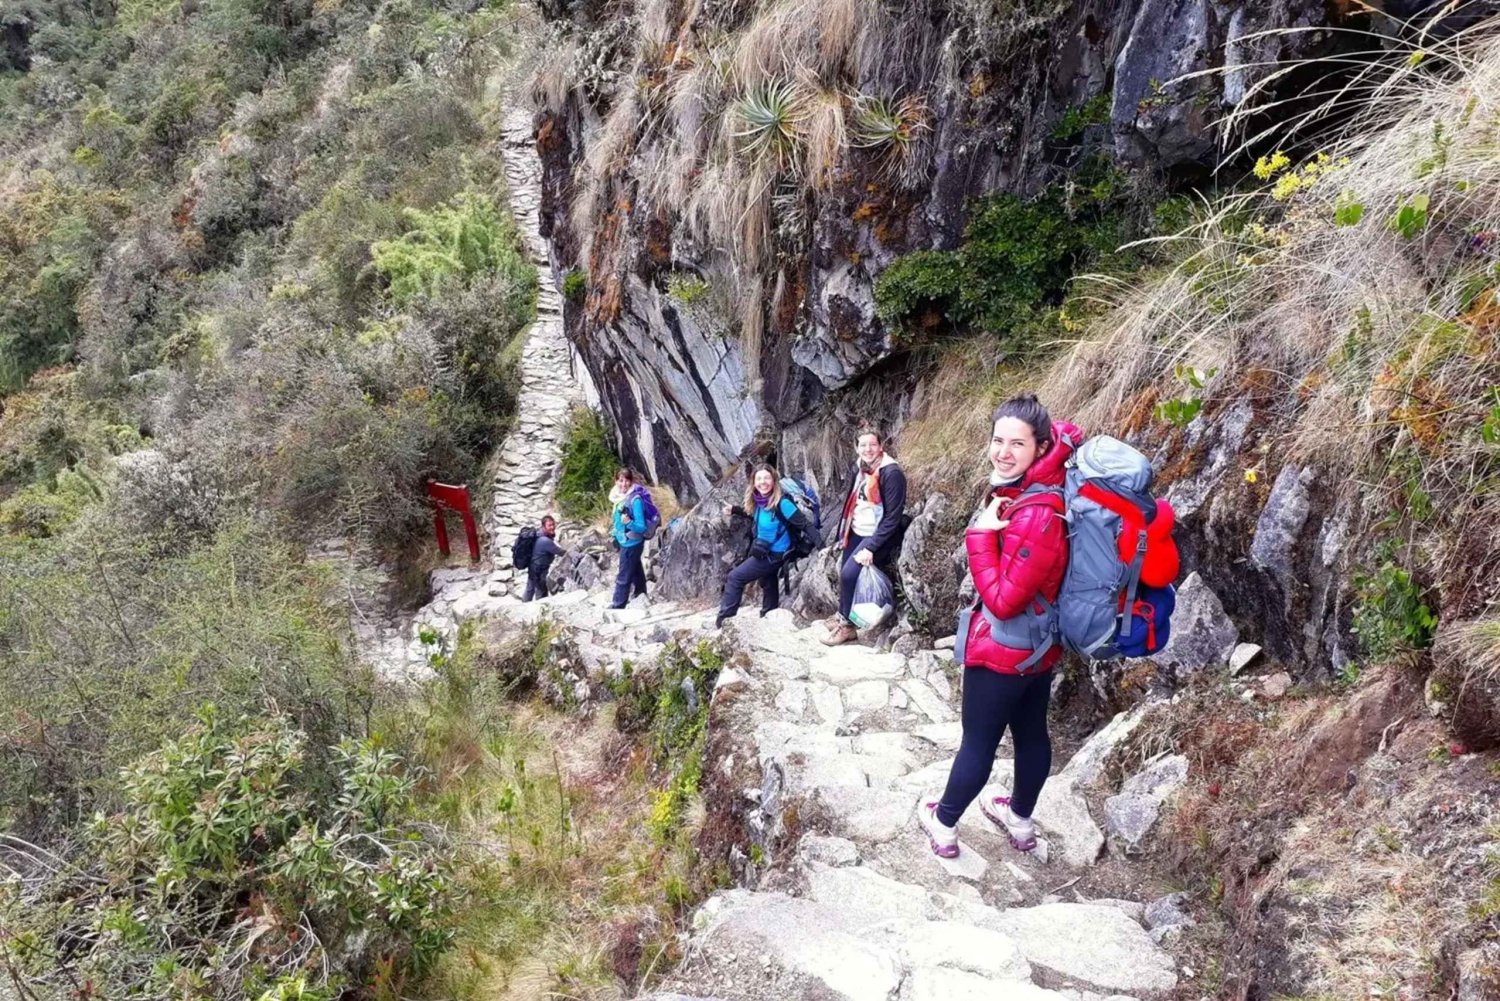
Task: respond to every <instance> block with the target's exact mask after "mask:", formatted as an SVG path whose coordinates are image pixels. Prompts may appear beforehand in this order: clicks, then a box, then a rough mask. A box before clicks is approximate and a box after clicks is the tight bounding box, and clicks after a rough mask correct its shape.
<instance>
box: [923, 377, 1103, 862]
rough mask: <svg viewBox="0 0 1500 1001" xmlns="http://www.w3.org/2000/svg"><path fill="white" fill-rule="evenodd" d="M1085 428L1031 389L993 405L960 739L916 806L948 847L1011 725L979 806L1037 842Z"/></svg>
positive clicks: (937, 843) (975, 542)
mask: <svg viewBox="0 0 1500 1001" xmlns="http://www.w3.org/2000/svg"><path fill="white" fill-rule="evenodd" d="M1082 439H1083V435H1082V433H1081V432H1080V431H1079V430H1078V428H1077V427H1075V426H1074V425H1072V424H1067V423H1061V422H1059V423H1056V424H1054V423H1053V421H1052V418H1051V417H1050V416H1049V415H1048V414H1047V410H1046V408H1045V407H1043V406H1042V405H1041V403H1040V402H1038V400H1037V398H1036V397H1035V396H1034V395H1032V394H1026V395H1023V396H1017V397H1015V398H1014V399H1011V400H1007V401H1006V402H1005V403H1003V404H1001V405H1000V408H999V409H998V410H996V411H995V415H994V419H993V425H992V432H991V437H990V447H989V458H990V465H991V473H990V492H989V494H988V495H987V496H988V503H987V504H986V505H985V508H984V510H983V511H982V512H981V513H980V515H979V517H978V518H977V519H976V520H975V521H974V524H973V525H971V526H970V527H969V531H968V533H967V535H966V536H965V544H966V546H967V548H968V551H969V573H970V575H971V576H973V578H974V587H975V589H976V590H977V591H978V594H979V605H978V607H976V608H975V609H974V610H973V611H972V612H970V613H968V614H966V615H964V616H961V617H960V620H959V624H960V629H962V630H963V632H964V635H962V636H960V637H959V638H958V648H957V650H956V651H955V653H956V655H958V656H961V657H962V658H963V660H962V664H963V668H964V689H963V741H962V743H961V745H960V746H959V750H958V756H957V757H956V758H955V759H954V761H953V767H952V769H951V770H950V771H949V774H948V786H947V789H946V790H945V791H944V793H943V796H942V799H940V800H930V801H924V802H923V803H921V804H920V806H919V809H918V811H917V816H918V820H919V822H920V823H921V825H922V829H923V831H925V832H926V834H927V837H928V840H929V842H930V843H931V845H932V850H933V851H934V852H936V853H937V854H938V855H941V856H943V857H944V858H952V857H953V856H955V855H957V854H958V833H957V831H956V830H955V827H956V825H957V823H958V818H959V816H960V815H962V814H963V812H964V811H965V810H966V809H968V807H969V804H970V803H972V802H973V801H974V799H975V797H977V796H978V795H979V794H980V792H981V791H982V790H983V789H984V784H985V782H986V781H988V779H989V775H990V770H991V768H992V767H993V766H994V762H995V751H996V749H997V748H998V747H999V746H1000V738H1001V736H1002V735H1003V734H1004V733H1005V728H1006V727H1007V726H1008V727H1010V731H1011V737H1012V739H1013V743H1014V744H1015V782H1014V785H1013V788H1012V792H1011V795H1009V796H993V797H990V796H987V797H985V798H984V799H983V800H981V802H980V809H981V810H982V811H983V812H984V815H985V816H986V817H988V818H989V819H990V820H991V821H993V822H994V823H995V824H996V825H998V826H999V827H1000V829H1001V830H1003V831H1005V833H1006V834H1007V835H1008V836H1009V837H1010V841H1011V844H1012V845H1014V846H1015V847H1016V848H1017V849H1018V850H1020V851H1030V850H1031V849H1033V848H1035V847H1036V829H1035V827H1034V825H1033V824H1032V821H1031V811H1032V809H1033V808H1034V807H1035V806H1036V801H1037V797H1038V796H1039V795H1041V791H1042V786H1043V784H1044V783H1045V782H1046V781H1047V774H1048V772H1049V771H1051V768H1052V742H1051V739H1050V738H1049V737H1048V735H1047V703H1048V701H1049V699H1050V698H1051V693H1052V668H1053V666H1054V665H1055V664H1056V663H1057V661H1058V659H1059V658H1061V657H1062V647H1061V646H1060V645H1059V644H1058V643H1057V642H1056V635H1055V629H1054V618H1053V616H1052V614H1051V612H1052V605H1053V603H1055V602H1056V601H1057V593H1058V591H1059V590H1061V588H1062V581H1063V572H1064V571H1065V570H1066V569H1067V565H1068V523H1067V521H1066V520H1065V519H1064V517H1063V515H1064V511H1065V509H1066V505H1065V503H1064V500H1063V484H1064V481H1065V475H1064V466H1065V464H1066V463H1067V461H1068V458H1069V457H1070V456H1071V455H1072V454H1073V450H1074V449H1075V448H1077V447H1078V445H1079V444H1081V442H1082Z"/></svg>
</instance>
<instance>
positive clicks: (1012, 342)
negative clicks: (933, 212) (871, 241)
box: [875, 166, 1123, 353]
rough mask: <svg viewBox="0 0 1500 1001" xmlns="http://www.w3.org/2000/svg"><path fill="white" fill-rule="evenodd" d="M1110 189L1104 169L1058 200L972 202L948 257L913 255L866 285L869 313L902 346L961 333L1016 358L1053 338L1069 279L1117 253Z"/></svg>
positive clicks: (1055, 193) (1117, 218)
mask: <svg viewBox="0 0 1500 1001" xmlns="http://www.w3.org/2000/svg"><path fill="white" fill-rule="evenodd" d="M1118 187H1119V185H1118V181H1117V178H1116V174H1115V172H1114V171H1113V169H1112V168H1110V167H1108V166H1104V167H1097V166H1096V167H1091V168H1088V169H1086V170H1083V171H1080V173H1079V175H1078V177H1077V178H1076V179H1075V182H1074V184H1073V185H1072V187H1071V189H1069V190H1068V191H1067V192H1065V190H1064V189H1063V188H1061V187H1054V188H1052V189H1049V190H1048V191H1047V192H1046V193H1044V194H1043V195H1041V196H1040V197H1038V198H1036V199H1033V200H1031V201H1023V200H1021V199H1019V198H1017V197H1016V196H1014V195H1009V194H1005V195H996V196H991V197H987V198H984V199H981V200H979V201H978V202H976V203H975V204H974V206H973V213H972V216H971V217H970V220H969V224H968V226H967V228H966V229H965V231H964V239H963V243H962V244H961V245H960V246H959V248H958V249H957V250H952V251H941V250H921V251H916V252H914V253H911V254H908V255H906V256H905V257H902V258H900V259H899V260H897V261H895V262H893V263H892V264H891V265H890V266H889V267H887V268H886V269H885V270H884V271H883V272H882V273H881V274H880V275H879V276H878V277H877V278H876V280H875V305H876V311H877V313H878V314H879V316H880V317H881V319H882V320H883V321H885V322H886V323H887V324H888V325H890V326H892V327H893V328H894V329H895V331H896V332H897V336H898V339H900V340H901V341H903V342H904V343H906V344H908V345H910V344H915V343H918V342H920V340H921V339H922V338H923V336H924V334H925V333H926V332H931V331H933V330H934V329H937V328H939V327H943V328H951V327H953V326H968V327H976V328H978V329H981V330H984V331H987V332H989V333H991V334H993V335H995V337H997V338H998V339H999V340H1000V342H1001V343H1002V344H1004V345H1005V346H1006V347H1007V348H1008V349H1010V350H1011V351H1013V352H1015V353H1024V351H1025V350H1026V349H1027V348H1028V347H1029V346H1030V345H1032V344H1034V343H1036V342H1037V341H1040V340H1044V339H1047V338H1049V337H1052V336H1055V335H1056V333H1057V332H1058V331H1059V330H1061V324H1060V315H1059V312H1058V309H1057V307H1058V306H1059V305H1061V303H1062V302H1063V298H1064V293H1065V291H1066V289H1067V284H1068V282H1069V280H1070V279H1071V278H1072V276H1073V274H1074V271H1075V270H1076V269H1077V268H1078V267H1079V266H1080V265H1081V264H1082V263H1084V262H1086V261H1094V260H1096V259H1098V258H1099V257H1101V256H1102V255H1106V254H1109V253H1111V252H1112V251H1113V250H1114V248H1115V247H1116V246H1117V245H1118V242H1119V239H1120V230H1121V227H1122V225H1123V223H1122V220H1121V214H1120V211H1119V210H1118V209H1117V208H1116V207H1115V203H1116V202H1117V201H1118V199H1119V197H1120V196H1119V194H1118V191H1117V188H1118ZM1065 194H1066V197H1065ZM938 319H946V320H947V323H946V324H939V323H937V322H935V321H936V320H938Z"/></svg>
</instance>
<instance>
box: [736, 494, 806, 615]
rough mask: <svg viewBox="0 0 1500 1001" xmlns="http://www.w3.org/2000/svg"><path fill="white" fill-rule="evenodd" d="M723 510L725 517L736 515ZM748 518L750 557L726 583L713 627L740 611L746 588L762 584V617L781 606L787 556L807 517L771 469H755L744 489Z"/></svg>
mask: <svg viewBox="0 0 1500 1001" xmlns="http://www.w3.org/2000/svg"><path fill="white" fill-rule="evenodd" d="M733 510H734V509H733V508H732V507H725V508H724V515H725V517H729V516H730V515H731V514H732V512H733ZM745 514H746V515H748V516H749V517H750V528H751V534H750V553H749V555H748V556H746V557H745V559H744V561H743V562H741V563H740V565H739V566H737V567H735V568H734V569H733V570H731V571H729V577H728V579H727V580H725V581H724V597H723V599H722V600H721V601H720V602H719V615H718V618H717V619H715V620H714V625H716V626H722V625H723V624H724V620H725V619H728V618H733V617H734V615H735V613H737V612H738V611H739V610H740V600H741V599H742V598H743V597H744V595H745V587H746V585H748V584H749V583H750V582H752V581H757V580H758V581H760V614H762V615H765V614H766V613H767V612H769V611H771V609H773V608H776V607H777V606H778V605H780V603H781V587H780V581H779V579H778V578H779V575H780V574H781V565H782V564H783V563H784V562H785V561H786V555H787V552H788V551H789V550H790V549H791V548H792V538H793V532H794V531H800V530H803V529H804V528H805V526H806V524H807V516H806V515H804V514H803V513H802V511H801V510H800V509H799V508H798V507H797V505H796V503H795V502H794V501H793V500H792V499H791V498H790V497H787V496H785V495H783V494H782V492H781V477H780V475H778V474H777V472H776V470H775V469H772V468H771V467H770V466H765V465H761V466H756V467H755V473H754V474H753V475H752V476H751V479H750V485H749V486H747V487H746V488H745Z"/></svg>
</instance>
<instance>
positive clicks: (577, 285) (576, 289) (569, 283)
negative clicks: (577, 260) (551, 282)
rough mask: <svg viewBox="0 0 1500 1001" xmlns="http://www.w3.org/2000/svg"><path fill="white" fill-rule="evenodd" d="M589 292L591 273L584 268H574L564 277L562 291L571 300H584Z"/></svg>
mask: <svg viewBox="0 0 1500 1001" xmlns="http://www.w3.org/2000/svg"><path fill="white" fill-rule="evenodd" d="M588 292H589V273H588V272H587V271H584V270H583V269H582V268H574V269H573V270H572V271H569V272H568V274H567V276H566V277H565V278H563V284H562V293H563V295H564V296H566V297H567V300H568V301H569V302H582V301H583V297H584V296H586V295H588Z"/></svg>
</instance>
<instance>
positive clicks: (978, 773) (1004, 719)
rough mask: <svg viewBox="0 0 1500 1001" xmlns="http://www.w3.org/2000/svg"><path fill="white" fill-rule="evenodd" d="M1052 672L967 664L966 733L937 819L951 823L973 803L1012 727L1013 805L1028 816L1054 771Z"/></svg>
mask: <svg viewBox="0 0 1500 1001" xmlns="http://www.w3.org/2000/svg"><path fill="white" fill-rule="evenodd" d="M1051 698H1052V672H1051V671H1043V672H1041V673H1039V674H1026V675H1020V674H1001V673H1000V672H999V671H991V670H990V669H989V668H987V667H966V668H964V708H963V721H964V737H963V742H962V743H961V744H959V747H958V757H957V758H955V759H953V769H952V771H950V772H949V773H948V788H947V789H946V790H944V791H943V798H942V800H940V801H939V802H938V808H937V815H938V820H941V821H942V822H943V823H944V824H947V825H948V826H949V827H952V826H953V825H954V824H956V823H958V818H959V817H961V816H963V812H964V811H965V810H967V809H968V808H969V804H970V803H972V802H974V797H976V796H978V795H979V792H980V790H982V789H983V788H984V784H985V783H986V782H988V781H989V779H990V769H992V768H993V767H994V766H995V751H996V750H997V749H998V748H999V747H1000V737H1001V735H1002V734H1004V733H1005V728H1006V727H1007V726H1009V727H1010V735H1011V738H1012V740H1013V741H1014V743H1015V745H1016V779H1015V784H1014V785H1013V786H1012V791H1011V795H1010V808H1011V809H1012V810H1014V811H1015V813H1016V815H1017V816H1018V817H1029V816H1031V811H1032V810H1034V809H1035V808H1036V798H1037V797H1038V796H1040V795H1041V794H1042V786H1043V785H1044V784H1045V783H1046V781H1047V774H1048V772H1050V771H1051V770H1052V740H1051V738H1049V737H1048V736H1047V703H1048V701H1049V700H1050V699H1051Z"/></svg>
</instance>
